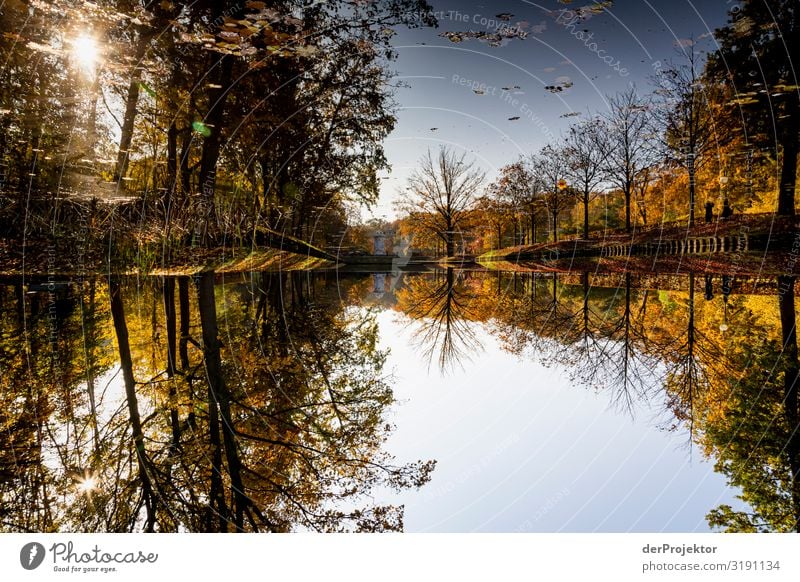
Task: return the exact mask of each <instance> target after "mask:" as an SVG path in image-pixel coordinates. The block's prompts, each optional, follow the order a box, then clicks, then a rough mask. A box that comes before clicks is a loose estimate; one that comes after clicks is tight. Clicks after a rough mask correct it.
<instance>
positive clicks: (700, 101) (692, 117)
mask: <svg viewBox="0 0 800 582" xmlns="http://www.w3.org/2000/svg"><path fill="white" fill-rule="evenodd" d="M654 82H655V83H656V85H657V88H656V90H655V99H656V107H654V108H653V112H654V113H653V119H654V121H655V122H656V123H657V125H658V127H659V129H660V130H661V131H662V132H663V142H664V146H665V148H664V149H665V150H666V153H667V154H668V155H667V158H668V161H669V162H671V163H672V164H675V165H678V166H680V167H682V168H685V169H686V172H687V174H688V177H689V226H693V225H694V221H695V199H696V189H697V179H696V178H697V170H698V169H699V168H701V167H702V166H703V165H704V164H705V163H707V162H708V161H709V160H710V159H712V155H713V153H714V149H715V147H716V146H717V141H716V139H715V125H714V118H713V114H714V109H713V108H712V105H711V103H710V100H709V99H708V95H707V93H708V91H710V90H711V88H712V87H711V86H707V85H706V83H705V82H704V79H703V77H702V63H701V61H700V55H699V54H698V52H697V49H696V48H695V45H694V42H693V41H692V40H690V41H689V46H688V47H687V48H686V49H684V50H683V62H682V63H680V64H675V63H670V64H669V66H668V67H667V68H666V69H663V70H660V71H659V72H658V75H657V76H656V77H655V79H654Z"/></svg>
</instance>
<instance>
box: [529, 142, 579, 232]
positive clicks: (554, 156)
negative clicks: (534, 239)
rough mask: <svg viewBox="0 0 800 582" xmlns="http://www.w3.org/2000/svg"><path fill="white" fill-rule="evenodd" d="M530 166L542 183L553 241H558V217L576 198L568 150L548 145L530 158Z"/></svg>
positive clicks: (542, 197)
mask: <svg viewBox="0 0 800 582" xmlns="http://www.w3.org/2000/svg"><path fill="white" fill-rule="evenodd" d="M528 167H529V168H530V172H531V174H532V175H534V176H536V177H537V180H538V183H539V184H541V199H542V202H543V204H544V207H545V208H546V209H547V212H548V213H549V214H550V219H551V224H552V226H551V229H552V231H553V242H558V217H559V215H560V214H561V213H562V212H564V211H565V210H567V209H569V208H572V207H573V206H574V204H575V200H576V196H575V190H574V189H572V188H570V186H569V184H568V182H567V175H568V172H569V162H568V158H567V153H566V150H565V149H564V148H563V147H560V146H554V145H546V146H544V147H543V148H542V149H541V150H540V151H539V153H538V154H536V155H534V156H531V157H530V158H529V159H528Z"/></svg>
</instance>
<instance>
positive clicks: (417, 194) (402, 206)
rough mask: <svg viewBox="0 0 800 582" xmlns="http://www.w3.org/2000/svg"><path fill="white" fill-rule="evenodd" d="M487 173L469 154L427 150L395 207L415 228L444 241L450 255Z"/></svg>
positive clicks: (449, 255)
mask: <svg viewBox="0 0 800 582" xmlns="http://www.w3.org/2000/svg"><path fill="white" fill-rule="evenodd" d="M484 176H485V174H484V172H483V171H481V170H479V169H477V168H476V167H475V162H474V161H467V155H466V153H462V154H460V155H459V154H457V153H456V152H455V151H454V150H452V149H449V148H446V147H444V146H442V147H440V148H439V152H438V153H437V154H436V155H435V156H434V155H433V154H432V153H431V151H430V150H428V153H427V154H426V155H425V156H423V157H422V158H421V159H420V161H419V168H417V169H416V170H415V171H414V173H413V174H412V175H411V177H410V178H409V180H408V187H407V189H406V190H405V191H404V192H403V193H402V194H401V197H400V199H399V200H398V201H397V204H396V206H397V208H398V209H399V210H400V211H402V212H405V213H406V214H407V215H408V219H409V221H410V222H412V224H413V225H414V226H415V228H416V229H418V230H420V231H423V232H428V233H430V234H433V235H435V236H436V237H437V238H439V239H440V240H442V241H443V242H444V244H445V248H446V252H447V256H448V257H451V256H453V255H454V253H455V242H456V235H457V234H459V232H461V231H462V230H463V227H464V225H465V222H466V220H467V217H468V215H469V212H470V210H471V209H472V205H473V203H474V202H475V199H476V197H477V194H478V192H479V191H480V188H481V185H482V184H483V180H484Z"/></svg>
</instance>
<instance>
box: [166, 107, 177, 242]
mask: <svg viewBox="0 0 800 582" xmlns="http://www.w3.org/2000/svg"><path fill="white" fill-rule="evenodd" d="M177 182H178V127H177V126H176V125H175V120H174V119H172V120H171V121H170V123H169V128H168V129H167V185H166V186H167V187H166V190H165V191H164V225H165V227H166V228H167V229H169V227H170V210H171V209H172V200H173V199H174V197H175V191H176V190H177V187H178V184H177Z"/></svg>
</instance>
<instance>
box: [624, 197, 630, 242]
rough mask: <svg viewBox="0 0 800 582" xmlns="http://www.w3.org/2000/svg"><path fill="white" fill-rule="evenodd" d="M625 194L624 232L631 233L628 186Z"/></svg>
mask: <svg viewBox="0 0 800 582" xmlns="http://www.w3.org/2000/svg"><path fill="white" fill-rule="evenodd" d="M624 192H625V231H626V232H630V231H631V187H630V186H628V187H627V188H625V190H624Z"/></svg>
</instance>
